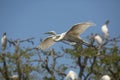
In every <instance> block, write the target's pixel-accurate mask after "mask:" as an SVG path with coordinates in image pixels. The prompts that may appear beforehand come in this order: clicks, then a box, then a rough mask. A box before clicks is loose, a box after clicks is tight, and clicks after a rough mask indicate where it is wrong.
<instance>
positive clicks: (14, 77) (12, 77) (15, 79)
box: [10, 75, 18, 80]
mask: <svg viewBox="0 0 120 80" xmlns="http://www.w3.org/2000/svg"><path fill="white" fill-rule="evenodd" d="M10 79H13V80H17V79H18V75H12V76H10Z"/></svg>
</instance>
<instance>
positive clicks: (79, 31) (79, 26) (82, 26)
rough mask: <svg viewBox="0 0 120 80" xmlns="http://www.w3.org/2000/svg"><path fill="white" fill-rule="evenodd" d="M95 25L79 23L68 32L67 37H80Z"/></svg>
mask: <svg viewBox="0 0 120 80" xmlns="http://www.w3.org/2000/svg"><path fill="white" fill-rule="evenodd" d="M93 25H95V24H94V23H92V22H85V23H78V24H75V25H73V27H72V28H71V29H70V30H69V31H68V32H67V35H75V36H79V35H80V34H82V33H83V32H84V31H85V30H86V29H87V28H88V27H89V26H93Z"/></svg>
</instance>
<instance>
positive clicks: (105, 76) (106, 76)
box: [100, 75, 111, 80]
mask: <svg viewBox="0 0 120 80" xmlns="http://www.w3.org/2000/svg"><path fill="white" fill-rule="evenodd" d="M100 80H111V78H110V77H109V76H108V75H103V76H102V77H101V79H100Z"/></svg>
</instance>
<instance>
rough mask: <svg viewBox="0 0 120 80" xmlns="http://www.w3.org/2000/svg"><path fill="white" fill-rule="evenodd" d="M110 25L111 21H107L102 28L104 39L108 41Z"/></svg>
mask: <svg viewBox="0 0 120 80" xmlns="http://www.w3.org/2000/svg"><path fill="white" fill-rule="evenodd" d="M108 24H109V20H107V21H106V22H105V23H104V24H103V25H102V27H101V30H102V32H103V34H104V38H105V39H108V36H109V33H108Z"/></svg>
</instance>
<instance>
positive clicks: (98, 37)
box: [94, 34, 102, 45]
mask: <svg viewBox="0 0 120 80" xmlns="http://www.w3.org/2000/svg"><path fill="white" fill-rule="evenodd" d="M94 38H95V40H96V41H97V43H98V44H99V45H102V38H101V37H100V36H99V35H98V34H97V35H95V37H94Z"/></svg>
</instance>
